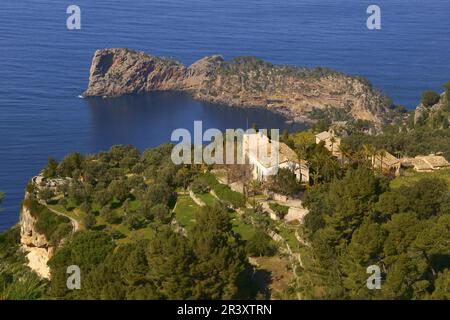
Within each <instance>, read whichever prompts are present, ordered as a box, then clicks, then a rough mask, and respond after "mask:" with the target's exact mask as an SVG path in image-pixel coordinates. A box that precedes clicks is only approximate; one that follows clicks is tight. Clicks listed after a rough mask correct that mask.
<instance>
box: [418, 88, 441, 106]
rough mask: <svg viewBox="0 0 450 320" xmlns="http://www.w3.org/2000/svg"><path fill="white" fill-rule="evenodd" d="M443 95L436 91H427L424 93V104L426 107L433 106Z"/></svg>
mask: <svg viewBox="0 0 450 320" xmlns="http://www.w3.org/2000/svg"><path fill="white" fill-rule="evenodd" d="M440 98H441V96H440V95H439V93H437V92H435V91H431V90H430V91H425V92H424V93H422V104H423V105H424V106H425V107H432V106H434V105H435V104H436V103H438V102H439V100H440Z"/></svg>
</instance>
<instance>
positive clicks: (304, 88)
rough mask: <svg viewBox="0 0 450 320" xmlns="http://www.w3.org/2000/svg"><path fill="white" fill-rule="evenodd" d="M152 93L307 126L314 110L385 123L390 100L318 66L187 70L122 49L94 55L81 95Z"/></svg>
mask: <svg viewBox="0 0 450 320" xmlns="http://www.w3.org/2000/svg"><path fill="white" fill-rule="evenodd" d="M157 90H183V91H189V92H191V93H192V95H193V96H194V97H195V98H197V99H200V100H203V101H206V102H212V103H220V104H226V105H230V106H243V107H253V106H255V107H256V106H257V107H267V108H270V109H272V110H274V111H276V112H279V113H281V114H283V115H285V116H286V117H287V118H288V119H289V120H293V121H297V122H311V121H312V119H311V117H310V113H311V111H313V110H314V109H339V110H341V111H344V112H345V113H346V114H347V115H348V116H349V117H351V118H353V119H361V120H368V121H371V122H373V123H375V124H382V123H386V122H389V121H390V120H391V119H390V118H391V117H392V112H393V111H392V109H391V104H392V103H391V102H390V101H389V99H387V98H386V97H384V96H382V95H381V94H380V93H378V92H377V91H376V90H374V89H373V88H372V87H371V86H370V84H369V83H368V82H367V81H365V80H363V79H362V78H359V77H350V76H347V75H344V74H342V73H339V72H335V71H332V70H329V69H324V68H314V69H307V68H297V67H291V66H276V65H273V64H271V63H268V62H265V61H262V60H260V59H257V58H253V57H243V58H237V59H234V60H231V61H224V59H223V58H222V57H220V56H211V57H206V58H203V59H201V60H199V61H197V62H195V63H193V64H192V65H191V66H189V67H185V66H184V65H183V64H181V63H179V62H177V61H174V60H172V59H165V58H159V57H155V56H150V55H147V54H144V53H142V52H136V51H133V50H128V49H103V50H97V51H96V52H95V55H94V58H93V60H92V65H91V69H90V76H89V86H88V88H87V90H86V91H85V92H84V96H86V97H88V96H103V97H116V96H120V95H124V94H131V93H141V92H149V91H157Z"/></svg>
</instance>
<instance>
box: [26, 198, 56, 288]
mask: <svg viewBox="0 0 450 320" xmlns="http://www.w3.org/2000/svg"><path fill="white" fill-rule="evenodd" d="M35 224H36V218H35V217H34V216H33V215H32V213H31V211H30V209H29V208H27V207H26V206H25V205H24V206H22V211H21V214H20V243H21V245H22V250H24V251H25V252H26V257H27V259H28V266H29V267H30V269H32V270H33V271H35V272H36V273H37V274H38V275H39V276H41V277H42V278H47V279H49V278H50V268H49V266H48V265H47V262H48V260H50V258H51V257H52V255H53V252H54V248H53V247H52V246H51V245H50V242H49V241H48V240H47V239H46V237H45V235H43V234H40V233H39V232H37V231H36V228H35Z"/></svg>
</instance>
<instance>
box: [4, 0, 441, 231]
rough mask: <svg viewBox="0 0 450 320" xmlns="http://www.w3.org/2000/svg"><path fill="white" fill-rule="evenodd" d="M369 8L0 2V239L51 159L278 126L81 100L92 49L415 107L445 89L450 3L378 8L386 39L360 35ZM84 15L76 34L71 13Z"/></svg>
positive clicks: (232, 112)
mask: <svg viewBox="0 0 450 320" xmlns="http://www.w3.org/2000/svg"><path fill="white" fill-rule="evenodd" d="M373 3H374V2H373V1H365V0H345V1H344V0H245V1H244V0H231V1H217V0H133V1H119V0H109V1H107V0H95V1H92V0H91V1H88V0H71V1H61V0H53V1H51V0H39V1H37V0H2V1H1V2H0V190H2V191H3V192H5V200H4V203H3V205H2V209H3V211H2V212H1V213H0V231H1V230H4V229H6V228H8V227H10V226H11V225H13V224H15V223H16V222H17V220H18V212H19V204H20V201H21V200H22V197H23V190H24V187H25V184H26V182H27V180H28V179H29V178H30V177H31V176H33V175H35V174H37V173H38V172H39V170H40V169H41V168H42V167H43V166H44V165H45V163H46V161H47V158H48V157H49V156H52V157H55V158H57V159H61V158H62V157H63V156H64V155H65V154H67V153H69V152H72V151H81V152H83V153H90V152H97V151H100V150H104V149H107V148H109V146H111V145H113V144H118V143H122V144H134V145H137V146H138V147H139V148H141V149H144V148H147V147H153V146H156V145H158V144H160V143H163V142H167V141H168V140H169V139H170V133H171V132H172V130H173V129H175V128H180V127H184V128H192V126H193V121H194V120H203V121H204V126H206V127H217V128H236V127H245V126H246V123H247V121H249V122H250V123H252V122H256V123H258V124H259V125H260V126H261V127H262V126H267V127H280V128H281V127H284V126H285V124H284V119H282V118H281V117H279V116H276V115H273V114H271V113H269V112H267V111H263V110H243V109H239V108H227V107H224V106H214V105H208V104H202V103H199V102H196V101H193V100H192V99H191V98H190V97H189V96H186V95H183V94H176V93H159V94H158V93H155V94H149V95H144V96H134V97H122V98H119V99H117V100H107V101H104V100H101V99H90V100H88V99H79V98H78V95H79V94H81V93H82V91H83V90H84V89H85V88H86V85H87V79H88V72H89V66H90V62H91V57H92V55H93V53H94V51H95V50H96V49H97V48H104V47H129V48H134V49H138V50H143V51H146V52H148V53H151V54H155V55H162V56H171V57H175V58H176V59H178V60H180V61H182V62H183V63H186V64H189V63H192V62H193V61H195V60H196V59H199V58H201V57H203V56H205V55H211V54H222V55H223V56H224V57H225V58H226V59H230V58H233V57H236V56H241V55H254V56H258V57H260V58H263V59H266V60H269V61H271V62H273V63H281V64H293V65H299V66H318V65H321V66H327V67H332V68H334V69H337V70H339V71H343V72H346V73H350V74H358V75H363V76H366V77H367V78H368V79H369V80H371V81H372V83H373V84H374V85H375V86H376V87H378V88H380V89H381V90H382V91H383V92H384V93H385V94H388V95H390V96H391V97H392V98H393V99H394V101H395V102H396V103H399V104H404V105H406V106H408V107H409V108H412V107H414V106H415V105H416V104H417V102H418V100H419V97H420V93H421V91H423V90H426V89H434V90H438V91H439V90H441V85H442V84H443V83H445V82H447V81H449V80H450V1H448V0H427V1H423V0H421V1H418V0H408V1H407V0H401V1H400V0H377V1H376V2H375V3H376V4H378V5H379V6H380V7H381V10H382V11H381V13H382V29H381V30H379V31H369V30H368V29H367V28H366V19H367V16H368V15H367V14H366V9H367V7H368V6H369V5H370V4H373ZM71 4H76V5H78V6H80V8H81V27H82V29H81V30H75V31H69V30H67V28H66V18H67V16H68V15H67V14H66V8H67V7H68V6H69V5H71Z"/></svg>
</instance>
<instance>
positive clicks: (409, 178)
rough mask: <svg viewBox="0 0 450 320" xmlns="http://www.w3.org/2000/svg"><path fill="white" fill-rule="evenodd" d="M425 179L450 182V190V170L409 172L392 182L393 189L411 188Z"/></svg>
mask: <svg viewBox="0 0 450 320" xmlns="http://www.w3.org/2000/svg"><path fill="white" fill-rule="evenodd" d="M424 178H441V179H444V180H446V181H447V182H448V184H449V189H450V170H439V171H434V172H415V171H407V172H406V173H405V175H404V176H402V177H397V178H395V179H394V180H392V181H391V188H393V189H397V188H400V187H402V186H411V185H412V184H414V183H416V182H418V181H420V180H421V179H424Z"/></svg>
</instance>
